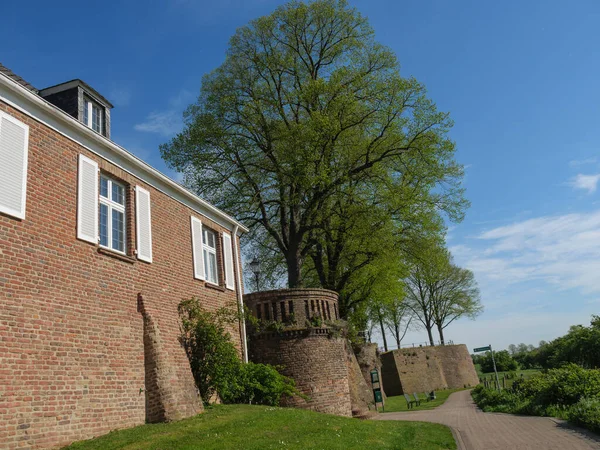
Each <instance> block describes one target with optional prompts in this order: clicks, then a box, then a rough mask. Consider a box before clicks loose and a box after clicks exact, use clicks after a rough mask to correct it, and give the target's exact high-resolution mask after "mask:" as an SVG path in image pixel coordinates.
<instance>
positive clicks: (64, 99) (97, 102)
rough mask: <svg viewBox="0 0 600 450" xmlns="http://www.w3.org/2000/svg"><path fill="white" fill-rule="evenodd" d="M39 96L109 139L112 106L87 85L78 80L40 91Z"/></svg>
mask: <svg viewBox="0 0 600 450" xmlns="http://www.w3.org/2000/svg"><path fill="white" fill-rule="evenodd" d="M39 94H40V96H41V97H43V98H44V99H46V100H47V101H48V102H50V103H52V104H53V105H54V106H58V107H59V108H60V109H62V110H63V111H64V112H66V113H67V114H69V115H70V116H72V117H74V118H76V119H77V120H79V121H80V122H81V123H82V124H84V125H85V126H87V127H89V128H91V129H92V130H94V131H95V132H97V133H100V134H101V135H102V136H105V137H107V138H109V139H110V110H111V108H112V107H113V105H112V104H111V103H110V102H109V101H108V100H107V99H106V98H104V97H103V96H102V95H100V94H99V93H98V91H96V90H95V89H93V88H92V87H91V86H90V85H89V84H86V83H84V82H83V81H81V80H79V79H77V80H71V81H67V82H66V83H62V84H58V85H56V86H51V87H49V88H46V89H42V90H41V91H39Z"/></svg>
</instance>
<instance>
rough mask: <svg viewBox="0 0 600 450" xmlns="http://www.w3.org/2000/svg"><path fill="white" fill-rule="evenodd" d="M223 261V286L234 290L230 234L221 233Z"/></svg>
mask: <svg viewBox="0 0 600 450" xmlns="http://www.w3.org/2000/svg"><path fill="white" fill-rule="evenodd" d="M223 261H224V263H225V286H227V289H231V290H232V291H235V275H234V273H233V250H232V247H231V235H230V234H229V233H223Z"/></svg>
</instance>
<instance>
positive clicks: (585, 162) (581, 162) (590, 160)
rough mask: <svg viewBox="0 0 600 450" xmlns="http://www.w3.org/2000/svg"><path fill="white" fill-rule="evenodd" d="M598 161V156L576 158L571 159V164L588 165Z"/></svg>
mask: <svg viewBox="0 0 600 450" xmlns="http://www.w3.org/2000/svg"><path fill="white" fill-rule="evenodd" d="M597 162H598V158H595V157H594V158H586V159H574V160H573V161H569V166H571V167H578V166H587V165H588V164H595V163H597Z"/></svg>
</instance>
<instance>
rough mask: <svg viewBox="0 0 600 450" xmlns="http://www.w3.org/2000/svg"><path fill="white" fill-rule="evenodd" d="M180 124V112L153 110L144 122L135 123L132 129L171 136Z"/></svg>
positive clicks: (178, 129)
mask: <svg viewBox="0 0 600 450" xmlns="http://www.w3.org/2000/svg"><path fill="white" fill-rule="evenodd" d="M182 125H183V123H182V121H181V114H178V113H177V111H175V110H168V111H154V112H151V113H150V114H148V116H147V117H146V120H145V121H144V122H142V123H138V124H136V125H135V126H134V129H135V130H137V131H145V132H148V133H158V134H162V135H163V136H171V135H173V134H175V133H177V132H179V131H180V130H181V127H182Z"/></svg>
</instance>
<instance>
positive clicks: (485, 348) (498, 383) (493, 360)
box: [473, 344, 500, 390]
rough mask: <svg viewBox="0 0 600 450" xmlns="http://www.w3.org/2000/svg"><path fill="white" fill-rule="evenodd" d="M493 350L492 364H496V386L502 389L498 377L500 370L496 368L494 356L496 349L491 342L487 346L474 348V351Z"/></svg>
mask: <svg viewBox="0 0 600 450" xmlns="http://www.w3.org/2000/svg"><path fill="white" fill-rule="evenodd" d="M488 351H489V352H492V364H493V365H494V374H496V387H497V388H498V390H500V379H499V378H498V371H497V370H496V359H495V358H494V350H492V346H491V344H490V345H488V346H487V347H477V348H474V349H473V352H474V353H479V352H488Z"/></svg>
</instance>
